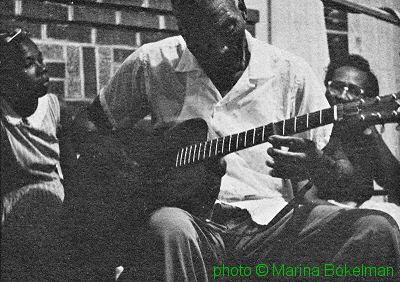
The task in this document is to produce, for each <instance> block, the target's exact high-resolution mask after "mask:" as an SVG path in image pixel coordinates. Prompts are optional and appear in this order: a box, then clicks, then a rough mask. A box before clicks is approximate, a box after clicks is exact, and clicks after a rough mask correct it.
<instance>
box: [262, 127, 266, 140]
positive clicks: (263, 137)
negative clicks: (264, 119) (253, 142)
mask: <svg viewBox="0 0 400 282" xmlns="http://www.w3.org/2000/svg"><path fill="white" fill-rule="evenodd" d="M264 140H265V126H263V127H262V137H261V141H262V142H264Z"/></svg>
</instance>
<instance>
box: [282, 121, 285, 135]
mask: <svg viewBox="0 0 400 282" xmlns="http://www.w3.org/2000/svg"><path fill="white" fill-rule="evenodd" d="M285 126H286V120H283V125H282V135H285Z"/></svg>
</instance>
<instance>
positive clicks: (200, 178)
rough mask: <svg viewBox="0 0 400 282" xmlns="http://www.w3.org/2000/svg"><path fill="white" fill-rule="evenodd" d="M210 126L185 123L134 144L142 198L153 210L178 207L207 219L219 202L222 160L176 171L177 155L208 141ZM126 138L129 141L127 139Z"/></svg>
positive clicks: (139, 192) (216, 159) (201, 123)
mask: <svg viewBox="0 0 400 282" xmlns="http://www.w3.org/2000/svg"><path fill="white" fill-rule="evenodd" d="M207 134H208V126H207V123H206V122H205V121H204V120H202V119H191V120H187V121H184V122H182V123H180V124H177V125H176V126H173V127H172V128H171V129H169V130H166V131H162V132H160V133H156V134H152V135H148V136H143V137H144V138H143V139H144V140H142V141H144V142H139V143H141V145H139V146H138V142H133V143H136V145H135V147H132V145H133V143H132V142H129V140H126V139H125V142H124V143H125V144H128V143H130V146H131V148H130V150H131V151H132V152H133V154H134V155H136V157H135V159H136V160H139V161H138V162H139V167H140V169H141V176H142V185H141V189H139V190H138V193H137V194H138V197H140V198H142V199H145V201H146V203H147V205H148V206H149V207H153V208H156V207H160V206H174V207H179V208H182V209H184V210H186V211H189V212H191V213H192V214H194V215H197V216H202V217H206V216H207V213H208V212H209V211H210V210H211V208H212V206H213V204H214V201H215V200H216V199H217V196H218V193H219V189H220V184H221V177H222V175H223V173H224V172H223V171H222V170H223V169H222V168H221V167H220V165H219V158H214V159H211V160H208V161H205V162H199V163H195V164H191V165H187V166H184V167H178V168H176V167H175V164H176V155H177V151H178V150H179V149H180V148H182V147H185V146H187V145H190V144H195V143H199V142H204V141H206V140H207ZM124 138H126V137H124Z"/></svg>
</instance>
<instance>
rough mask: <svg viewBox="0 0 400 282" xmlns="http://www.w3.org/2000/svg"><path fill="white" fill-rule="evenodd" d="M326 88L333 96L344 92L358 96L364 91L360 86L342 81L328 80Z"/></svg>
mask: <svg viewBox="0 0 400 282" xmlns="http://www.w3.org/2000/svg"><path fill="white" fill-rule="evenodd" d="M327 89H328V91H329V93H330V94H331V95H333V96H339V95H342V94H343V93H344V92H345V94H347V95H351V96H353V97H359V96H361V95H363V94H364V93H365V91H364V89H362V88H361V87H359V86H357V85H354V84H352V83H347V82H343V81H328V87H327Z"/></svg>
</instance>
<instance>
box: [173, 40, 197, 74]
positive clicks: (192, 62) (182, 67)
mask: <svg viewBox="0 0 400 282" xmlns="http://www.w3.org/2000/svg"><path fill="white" fill-rule="evenodd" d="M199 70H201V67H200V64H199V63H198V62H197V60H196V58H195V56H194V55H193V54H192V52H190V51H189V49H188V48H187V46H186V43H185V46H184V49H183V53H182V56H181V59H180V61H179V63H178V65H177V66H176V68H175V71H176V72H191V71H199Z"/></svg>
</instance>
